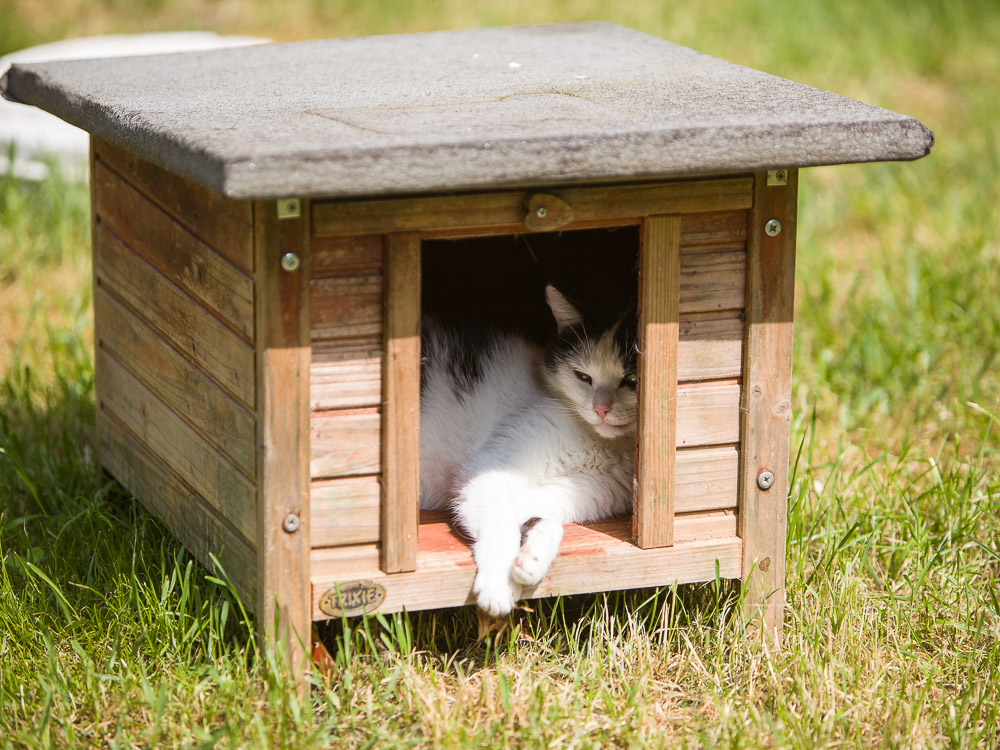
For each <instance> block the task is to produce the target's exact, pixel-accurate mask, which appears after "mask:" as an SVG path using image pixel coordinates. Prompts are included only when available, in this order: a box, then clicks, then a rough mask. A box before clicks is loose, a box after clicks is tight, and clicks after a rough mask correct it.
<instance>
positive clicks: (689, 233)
mask: <svg viewBox="0 0 1000 750" xmlns="http://www.w3.org/2000/svg"><path fill="white" fill-rule="evenodd" d="M746 242H747V212H746V211H718V212H713V213H699V214H686V215H684V216H683V217H681V248H682V249H684V250H691V249H693V248H697V247H703V246H723V247H732V246H741V245H742V246H744V247H745V246H746Z"/></svg>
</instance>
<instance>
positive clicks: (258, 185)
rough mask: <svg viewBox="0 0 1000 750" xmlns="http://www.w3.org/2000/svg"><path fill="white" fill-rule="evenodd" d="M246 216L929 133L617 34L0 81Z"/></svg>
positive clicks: (800, 154) (746, 159)
mask: <svg viewBox="0 0 1000 750" xmlns="http://www.w3.org/2000/svg"><path fill="white" fill-rule="evenodd" d="M0 91H2V93H3V95H4V96H5V97H7V98H9V99H13V100H17V101H22V102H26V103H29V104H34V105H36V106H38V107H41V108H42V109H45V110H47V111H49V112H52V113H54V114H56V115H58V116H59V117H61V118H63V119H65V120H67V121H68V122H71V123H73V124H74V125H77V126H79V127H81V128H83V129H85V130H87V131H89V132H91V133H93V134H95V135H97V136H98V137H100V138H103V139H105V140H107V141H110V142H111V143H113V144H115V145H117V146H120V147H122V148H126V149H128V150H130V151H133V152H135V153H136V154H138V155H140V156H142V157H144V158H146V159H148V160H150V161H152V162H154V163H157V164H159V165H161V166H164V167H167V168H169V169H172V170H173V171H175V172H178V173H179V174H182V175H184V176H186V177H189V178H192V179H195V180H197V181H199V182H202V183H203V184H205V185H208V186H209V187H212V188H214V189H216V190H218V191H219V192H221V193H223V194H225V195H227V196H230V197H233V198H240V199H265V198H277V197H282V196H320V195H322V196H333V197H346V196H378V195H390V194H392V195H398V194H412V193H431V192H444V191H462V190H471V189H481V188H499V187H511V186H524V187H528V186H536V185H544V184H559V183H568V182H601V181H614V180H619V181H620V180H634V179H646V178H650V179H652V178H663V177H672V176H679V175H689V174H708V173H732V172H744V171H747V170H753V169H763V168H774V167H805V166H813V165H820V164H840V163H847V162H867V161H883V160H906V159H915V158H919V157H921V156H924V155H925V154H927V153H928V151H929V149H930V147H931V145H932V143H933V135H932V134H931V132H930V131H929V130H927V128H925V127H924V126H923V125H921V124H920V123H919V122H917V121H916V120H913V119H911V118H908V117H905V116H903V115H899V114H896V113H893V112H889V111H887V110H884V109H879V108H877V107H872V106H869V105H866V104H862V103H861V102H857V101H854V100H852V99H847V98H844V97H841V96H837V95H835V94H831V93H828V92H824V91H820V90H818V89H815V88H811V87H809V86H804V85H801V84H798V83H794V82H792V81H788V80H784V79H781V78H777V77H775V76H771V75H768V74H766V73H761V72H758V71H755V70H751V69H749V68H745V67H742V66H739V65H735V64H733V63H729V62H725V61H723V60H719V59H716V58H713V57H709V56H707V55H703V54H700V53H698V52H695V51H693V50H690V49H687V48H684V47H680V46H677V45H674V44H671V43H669V42H666V41H663V40H661V39H658V38H656V37H652V36H649V35H646V34H642V33H640V32H637V31H633V30H631V29H627V28H623V27H620V26H616V25H613V24H607V23H584V24H567V25H554V26H534V27H510V28H492V29H478V30H469V31H448V32H433V33H426V34H407V35H396V36H383V37H367V38H358V39H335V40H323V41H312V42H296V43H291V44H275V45H264V46H259V47H250V48H240V49H229V50H220V51H214V52H197V53H185V54H178V55H167V56H156V57H135V58H128V59H115V60H88V61H83V62H73V63H66V62H63V63H46V64H35V65H14V66H13V67H12V68H11V70H10V71H9V72H8V73H7V75H6V76H5V77H4V79H3V81H2V82H0Z"/></svg>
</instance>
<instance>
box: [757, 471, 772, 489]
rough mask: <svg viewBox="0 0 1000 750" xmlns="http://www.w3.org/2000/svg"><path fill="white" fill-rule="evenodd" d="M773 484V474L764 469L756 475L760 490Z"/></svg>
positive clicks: (769, 487)
mask: <svg viewBox="0 0 1000 750" xmlns="http://www.w3.org/2000/svg"><path fill="white" fill-rule="evenodd" d="M773 484H774V474H772V473H771V472H769V471H768V470H767V469H764V471H762V472H761V473H760V474H758V475H757V486H758V487H760V488H761V489H762V490H765V491H767V490H769V489H771V486H772V485H773Z"/></svg>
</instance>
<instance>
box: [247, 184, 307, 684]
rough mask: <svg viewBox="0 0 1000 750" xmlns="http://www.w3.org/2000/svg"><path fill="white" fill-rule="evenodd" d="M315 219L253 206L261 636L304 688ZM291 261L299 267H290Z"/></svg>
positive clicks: (264, 205) (266, 205)
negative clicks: (281, 653)
mask: <svg viewBox="0 0 1000 750" xmlns="http://www.w3.org/2000/svg"><path fill="white" fill-rule="evenodd" d="M307 217H308V211H307V210H306V207H305V206H303V207H302V209H301V216H299V217H293V218H281V219H279V218H278V214H277V203H276V202H275V201H261V202H258V203H255V204H254V268H255V278H256V288H255V297H256V300H255V305H254V306H255V324H256V377H257V582H258V585H257V592H258V594H257V628H258V637H259V640H260V643H261V646H262V647H263V648H265V649H267V648H272V647H274V646H275V645H277V644H278V643H281V644H282V645H283V646H284V649H285V653H286V654H287V656H288V662H289V665H290V667H291V669H292V674H293V675H296V676H297V677H300V678H301V677H302V676H303V667H304V665H305V663H306V660H305V654H306V649H309V648H310V646H311V643H312V627H311V626H312V618H311V609H310V603H311V601H310V599H311V597H310V593H311V592H310V585H309V365H310V357H311V354H310V348H309V304H308V303H309V295H308V278H309V277H308V260H309V259H308V247H307V244H306V243H307V242H308V236H309V232H308V227H307ZM288 253H294V254H295V255H296V256H297V257H298V261H299V262H298V266H297V267H295V268H293V266H294V265H295V264H294V263H293V262H289V260H290V259H289V260H286V263H285V264H284V267H283V264H282V258H283V257H284V256H285V255H286V254H288ZM276 622H277V628H275V623H276ZM301 684H302V685H303V687H304V685H305V683H304V682H302V683H301Z"/></svg>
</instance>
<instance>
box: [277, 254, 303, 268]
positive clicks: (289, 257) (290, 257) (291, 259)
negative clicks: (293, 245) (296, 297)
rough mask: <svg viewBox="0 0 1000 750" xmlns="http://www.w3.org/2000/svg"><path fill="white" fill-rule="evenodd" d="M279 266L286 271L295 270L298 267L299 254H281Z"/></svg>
mask: <svg viewBox="0 0 1000 750" xmlns="http://www.w3.org/2000/svg"><path fill="white" fill-rule="evenodd" d="M281 267H282V268H284V269H285V270H286V271H289V272H291V271H297V270H298V268H299V256H298V255H296V254H295V253H285V254H284V255H282V256H281Z"/></svg>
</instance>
